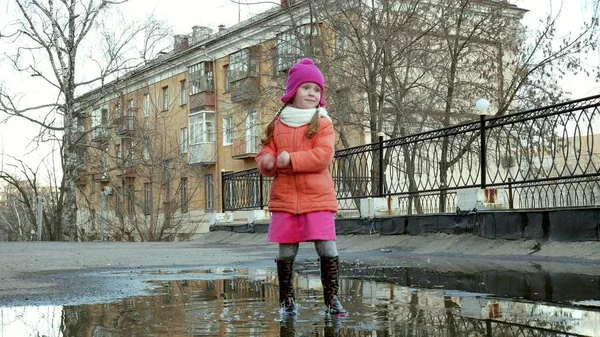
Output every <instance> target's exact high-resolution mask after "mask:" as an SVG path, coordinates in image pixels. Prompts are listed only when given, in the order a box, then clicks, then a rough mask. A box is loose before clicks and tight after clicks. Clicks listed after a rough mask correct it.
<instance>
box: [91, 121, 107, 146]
mask: <svg viewBox="0 0 600 337" xmlns="http://www.w3.org/2000/svg"><path fill="white" fill-rule="evenodd" d="M92 141H94V142H106V141H108V126H106V125H98V126H96V127H94V128H93V129H92Z"/></svg>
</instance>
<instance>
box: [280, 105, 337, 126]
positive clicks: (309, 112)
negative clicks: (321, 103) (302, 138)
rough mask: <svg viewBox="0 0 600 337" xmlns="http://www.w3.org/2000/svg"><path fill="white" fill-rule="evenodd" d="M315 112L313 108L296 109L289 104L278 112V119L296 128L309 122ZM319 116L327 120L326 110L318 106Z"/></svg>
mask: <svg viewBox="0 0 600 337" xmlns="http://www.w3.org/2000/svg"><path fill="white" fill-rule="evenodd" d="M314 114H315V109H314V108H312V109H297V108H294V107H291V106H286V107H285V108H284V109H283V110H282V111H281V113H280V114H279V120H280V121H281V122H282V123H283V124H285V125H287V126H291V127H293V128H297V127H299V126H302V125H306V124H308V123H310V120H311V119H312V117H313V116H314ZM319 116H323V117H325V118H327V119H329V120H331V118H329V115H327V110H325V108H319Z"/></svg>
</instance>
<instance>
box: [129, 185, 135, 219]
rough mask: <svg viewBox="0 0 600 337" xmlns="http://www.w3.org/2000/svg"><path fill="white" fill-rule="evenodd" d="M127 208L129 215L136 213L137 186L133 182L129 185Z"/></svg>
mask: <svg viewBox="0 0 600 337" xmlns="http://www.w3.org/2000/svg"><path fill="white" fill-rule="evenodd" d="M127 210H128V212H129V217H133V216H134V215H135V186H134V185H133V184H128V185H127Z"/></svg>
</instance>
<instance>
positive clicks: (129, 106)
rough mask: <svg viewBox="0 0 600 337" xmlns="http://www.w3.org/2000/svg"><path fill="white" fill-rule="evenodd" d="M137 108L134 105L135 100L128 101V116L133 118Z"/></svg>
mask: <svg viewBox="0 0 600 337" xmlns="http://www.w3.org/2000/svg"><path fill="white" fill-rule="evenodd" d="M134 108H135V104H133V99H130V100H129V101H127V116H133V109H134Z"/></svg>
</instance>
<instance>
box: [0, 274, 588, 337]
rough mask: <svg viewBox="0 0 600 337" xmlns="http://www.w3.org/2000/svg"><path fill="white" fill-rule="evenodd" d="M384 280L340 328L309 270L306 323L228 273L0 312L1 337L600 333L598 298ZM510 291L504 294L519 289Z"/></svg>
mask: <svg viewBox="0 0 600 337" xmlns="http://www.w3.org/2000/svg"><path fill="white" fill-rule="evenodd" d="M305 270H308V269H305ZM396 270H400V272H403V273H405V272H406V270H401V269H399V268H396ZM380 272H382V273H383V274H380V275H383V276H384V278H386V281H391V282H394V283H389V282H384V281H380V280H373V279H366V278H367V276H368V275H367V273H368V272H367V269H360V270H359V269H356V270H354V271H353V272H352V273H353V274H354V275H357V277H360V279H358V278H357V279H342V280H341V289H340V291H341V294H342V299H343V304H344V306H345V308H346V309H347V310H348V311H349V312H350V313H351V315H350V316H349V317H346V318H342V319H333V320H331V319H330V318H328V317H327V316H326V315H324V313H323V306H322V297H321V282H320V278H319V275H318V274H315V273H314V272H313V271H308V272H301V273H300V275H299V276H297V277H296V279H295V284H296V289H298V291H297V293H298V294H297V297H298V303H299V305H300V315H299V316H298V317H297V319H296V320H294V321H286V322H281V321H279V314H278V303H277V299H278V287H277V284H276V275H275V273H274V271H273V270H270V269H267V270H246V269H239V270H234V269H228V268H223V269H220V270H217V271H215V270H186V271H180V272H178V273H177V275H172V276H174V278H177V280H171V281H157V282H154V284H153V286H154V287H153V288H152V289H153V294H151V295H149V296H140V297H131V298H126V299H122V300H118V301H114V302H111V303H105V304H88V305H76V306H39V307H10V308H0V337H19V336H48V337H80V336H93V337H117V336H119V337H120V336H123V337H125V336H286V337H291V336H327V337H329V336H331V337H333V336H357V337H358V336H361V337H363V336H365V337H366V336H373V337H375V336H378V337H379V336H446V337H458V336H485V337H491V336H515V337H516V336H594V335H598V331H600V307H598V305H600V302H598V301H597V298H594V297H588V298H587V299H580V298H577V299H574V300H573V301H571V302H570V304H569V305H567V304H561V303H548V302H539V301H532V300H527V299H524V298H523V299H514V298H512V299H511V298H503V297H501V296H498V295H491V294H482V293H478V292H473V291H467V290H468V289H470V288H469V287H466V286H460V285H461V284H464V282H462V283H461V282H458V283H455V284H454V285H457V284H458V286H456V287H454V289H453V290H450V289H451V288H449V287H448V286H449V284H444V282H443V279H440V278H439V276H438V278H437V279H435V278H429V279H430V280H431V281H432V282H433V281H436V282H438V283H440V285H438V284H437V283H436V284H433V285H431V286H430V287H427V288H424V287H421V286H417V284H418V283H419V282H416V280H417V279H418V278H417V277H412V278H409V279H410V280H412V281H413V282H415V283H413V285H411V286H406V285H405V284H404V285H403V283H402V282H401V281H402V278H394V277H385V268H384V269H381V270H380ZM389 272H392V271H389ZM146 273H149V274H153V273H154V274H160V275H164V276H167V277H168V276H169V273H168V272H165V271H151V270H149V271H146ZM415 273H416V271H415ZM361 274H362V275H361ZM403 275H405V274H403ZM182 277H183V278H186V277H187V278H188V279H182ZM429 277H431V275H429ZM478 280H479V279H476V280H475V281H478ZM507 282H508V283H507V284H505V285H504V286H505V287H508V288H510V284H512V285H515V283H514V282H513V281H510V280H509V281H507ZM434 283H435V282H434ZM497 283H502V282H497ZM474 284H477V282H475V283H474ZM435 286H443V287H444V289H440V288H436V287H435ZM571 288H573V287H571Z"/></svg>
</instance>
